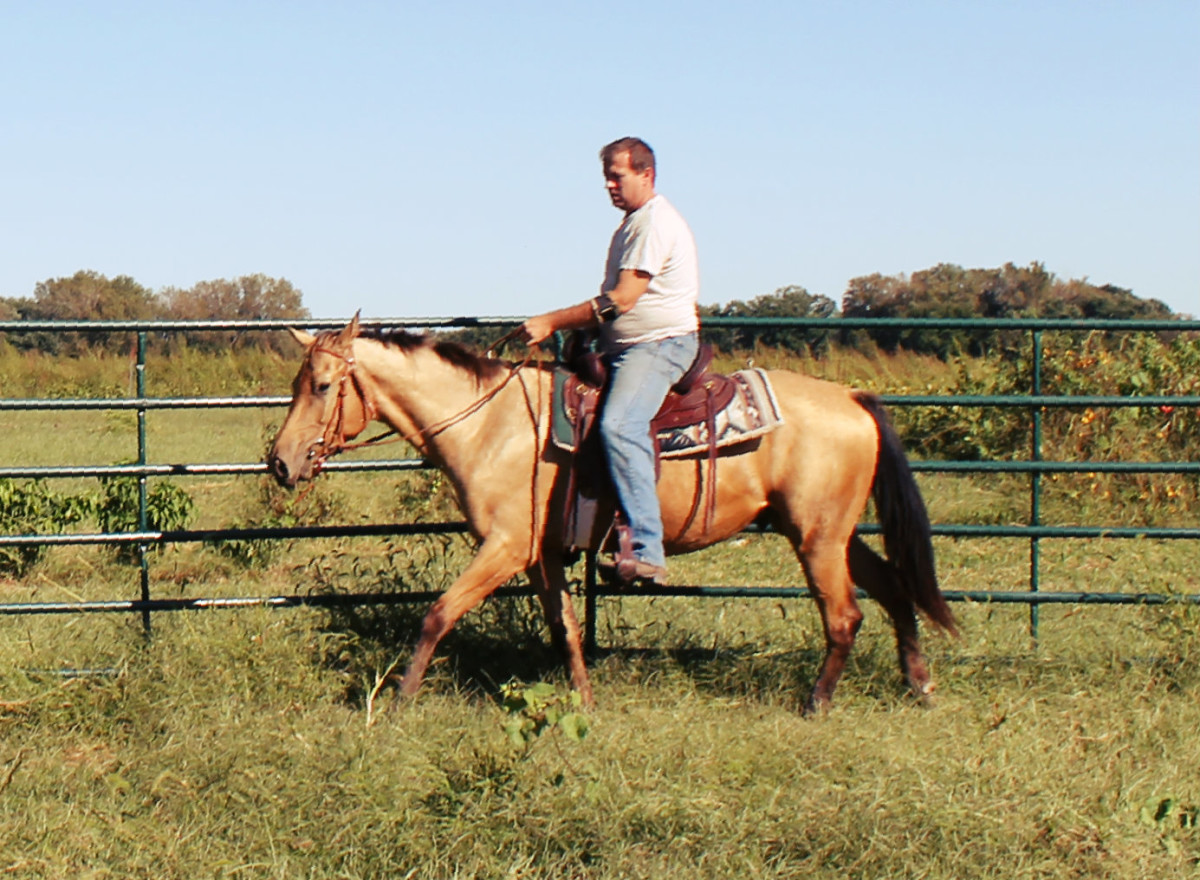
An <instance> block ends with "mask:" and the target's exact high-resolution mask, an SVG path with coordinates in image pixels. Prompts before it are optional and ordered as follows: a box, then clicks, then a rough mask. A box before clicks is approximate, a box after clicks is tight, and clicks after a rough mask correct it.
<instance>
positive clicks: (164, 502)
mask: <svg viewBox="0 0 1200 880" xmlns="http://www.w3.org/2000/svg"><path fill="white" fill-rule="evenodd" d="M138 495H139V492H138V481H137V480H136V479H131V478H129V477H101V478H100V498H99V500H98V501H97V502H96V519H97V521H98V522H99V525H100V530H101V531H102V532H108V533H120V532H134V531H137V530H138V526H139V522H138V518H139V510H138V508H139V503H138ZM195 507H196V505H195V502H193V501H192V497H191V496H190V495H189V494H188V493H187V492H186V491H185V490H183V489H181V488H180V487H179V486H176V485H174V484H172V483H156V484H155V485H154V486H152V487H150V488H149V489H148V491H147V492H146V528H147V529H149V530H151V531H163V532H169V531H177V530H179V529H183V528H186V527H187V524H188V522H189V521H190V520H191V518H192V514H193V513H194V512H195ZM114 552H115V556H116V558H117V561H119V562H125V563H134V562H137V561H138V548H137V545H136V544H117V545H115V551H114Z"/></svg>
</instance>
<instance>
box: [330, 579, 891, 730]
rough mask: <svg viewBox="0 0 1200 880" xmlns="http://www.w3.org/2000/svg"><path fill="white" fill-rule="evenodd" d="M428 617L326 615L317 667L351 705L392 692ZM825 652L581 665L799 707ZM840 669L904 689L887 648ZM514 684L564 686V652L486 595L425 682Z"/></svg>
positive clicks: (484, 694)
mask: <svg viewBox="0 0 1200 880" xmlns="http://www.w3.org/2000/svg"><path fill="white" fill-rule="evenodd" d="M425 611H426V609H425V607H424V606H421V605H407V604H396V605H369V606H351V607H345V608H334V609H329V610H328V617H327V619H326V621H325V623H324V625H323V627H322V629H323V631H324V632H325V633H326V634H329V635H331V636H334V639H333V643H334V644H336V645H337V646H338V647H337V649H336V650H328V651H325V652H324V654H323V656H322V662H323V663H324V664H325V665H326V666H328V667H330V668H332V669H335V670H336V671H338V672H339V673H340V674H341V675H342V676H343V680H344V682H345V685H346V687H345V699H346V700H347V702H348V703H350V704H351V705H364V704H365V702H366V700H367V698H368V694H370V693H371V691H372V690H373V689H374V688H375V687H376V686H377V685H379V682H380V679H381V678H383V677H386V681H384V682H383V684H382V686H381V687H380V690H382V691H391V692H396V691H397V690H398V686H399V681H400V676H401V675H402V674H403V671H404V666H405V664H406V663H407V662H408V658H409V655H410V652H411V648H412V645H413V643H414V642H415V640H416V638H417V636H418V634H419V633H420V629H421V621H422V619H423V618H424V614H425ZM798 637H799V636H798ZM864 647H866V646H864ZM823 656H824V645H823V644H820V643H817V644H800V645H795V646H786V647H785V646H771V645H756V644H741V645H729V646H721V647H718V648H711V647H708V648H705V647H698V646H695V645H688V644H681V645H670V644H659V645H654V646H648V647H645V646H631V645H617V646H607V647H599V648H597V649H596V650H595V652H594V653H593V654H592V655H591V656H590V657H589V658H588V664H589V668H590V670H591V672H592V676H593V680H594V681H595V682H596V683H597V685H598V686H600V687H604V685H605V683H606V682H614V683H618V686H619V684H620V683H626V684H627V683H631V682H640V683H643V684H645V685H646V686H651V685H652V683H653V682H655V681H666V680H670V679H679V678H682V679H683V681H684V682H685V685H686V686H688V687H690V688H692V689H694V690H695V691H696V692H697V693H700V694H707V695H711V696H713V697H717V698H721V699H727V700H737V701H744V702H749V703H755V704H762V705H783V706H789V707H793V708H796V707H799V706H800V705H802V704H803V702H804V696H805V695H806V694H807V693H808V691H809V689H810V688H811V687H812V670H813V669H815V668H816V667H817V666H819V664H820V661H821V659H822V657H823ZM846 673H847V676H846V677H847V680H848V681H849V682H853V683H854V684H855V686H856V687H855V689H856V690H858V691H860V692H861V693H863V694H864V695H865V696H868V697H870V698H874V699H879V700H884V701H887V700H889V699H893V698H895V697H897V696H898V695H899V694H900V693H901V690H902V688H901V683H900V682H899V680H898V678H897V676H896V673H895V661H894V658H893V657H892V656H891V654H890V652H886V651H881V650H870V649H869V648H868V649H867V650H863V651H857V652H855V654H854V655H852V657H851V660H850V662H849V663H848V665H847V670H846ZM512 680H518V681H525V682H534V681H550V682H555V683H561V684H563V685H564V686H568V685H567V676H566V672H565V670H564V666H563V658H562V654H561V653H560V652H559V651H558V650H557V649H555V648H554V647H553V646H552V645H551V644H550V641H549V639H548V636H547V634H546V631H545V627H544V625H543V623H542V618H541V609H540V607H539V606H538V604H537V602H536V601H535V600H534V599H532V598H529V597H511V596H510V597H493V598H491V599H489V600H488V601H487V602H486V603H484V605H483V606H482V607H481V608H480V609H477V610H476V612H475V613H473V614H471V615H468V616H467V617H466V618H464V619H463V620H461V621H459V622H458V624H457V625H456V626H455V627H454V629H453V630H451V632H450V633H448V634H447V635H446V637H445V638H444V639H443V640H442V642H441V644H440V645H439V647H438V656H437V659H436V660H435V662H434V665H433V666H432V667H431V669H430V675H429V677H428V681H427V683H426V686H427V688H430V689H434V690H438V689H444V690H449V691H452V692H456V693H462V694H466V695H468V696H471V697H473V698H478V699H481V700H494V699H496V698H497V695H498V693H499V690H500V687H501V685H503V684H505V683H506V682H509V681H512Z"/></svg>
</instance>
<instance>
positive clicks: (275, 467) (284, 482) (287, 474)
mask: <svg viewBox="0 0 1200 880" xmlns="http://www.w3.org/2000/svg"><path fill="white" fill-rule="evenodd" d="M306 464H307V462H306ZM267 468H268V469H269V470H270V471H271V476H273V477H274V478H275V481H276V482H277V483H279V485H281V486H283V487H284V488H285V489H295V488H296V483H298V482H300V481H301V480H304V479H307V475H306V474H305V471H307V470H309V468H307V467H303V466H302V467H300V468H298V469H296V470H293V469H292V468H290V467H288V463H287V462H286V461H284V460H283V459H282V458H281V457H279V456H278V455H276V454H275V453H274V452H272V453H271V454H270V455H268V456H267Z"/></svg>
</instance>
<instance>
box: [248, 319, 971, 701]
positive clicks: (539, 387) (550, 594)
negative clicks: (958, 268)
mask: <svg viewBox="0 0 1200 880" xmlns="http://www.w3.org/2000/svg"><path fill="white" fill-rule="evenodd" d="M292 335H293V336H294V337H295V338H296V339H297V340H298V341H299V342H300V343H301V344H302V345H304V346H305V349H306V350H305V355H304V361H303V363H302V364H301V366H300V370H299V372H298V373H297V374H296V378H295V380H294V381H293V383H292V395H293V396H292V402H291V407H290V409H289V410H288V413H287V417H286V418H285V420H284V423H283V425H282V427H281V428H280V429H279V433H278V435H277V436H276V438H275V441H274V443H273V445H272V448H271V451H270V453H269V455H268V458H267V462H268V465H269V468H270V470H271V472H272V473H273V474H274V476H275V478H276V479H277V480H278V481H279V483H280V484H282V485H283V486H286V487H289V488H294V487H295V486H296V484H297V482H299V481H301V480H311V479H313V478H314V477H315V476H316V474H317V472H318V471H319V470H320V466H321V464H322V463H323V462H324V461H325V459H326V458H328V457H329V456H331V455H335V454H336V453H338V452H339V451H341V450H342V449H343V448H344V447H345V446H346V445H347V444H348V443H349V441H351V440H352V439H353V438H354V437H356V436H357V435H359V434H360V433H361V432H362V431H363V430H365V429H366V427H367V426H368V425H369V424H370V423H371V422H372V421H373V420H375V419H378V420H380V421H382V422H384V423H386V424H387V425H388V426H390V427H391V428H392V429H393V430H394V431H395V432H397V433H398V434H399V435H400V436H401V437H403V438H405V439H407V440H408V441H409V442H410V443H411V444H412V445H413V446H414V447H415V448H416V449H417V450H418V451H419V452H420V453H421V454H422V455H423V456H425V457H426V458H427V459H429V460H430V461H431V462H432V463H434V464H435V465H437V466H438V467H440V468H441V469H442V470H443V471H445V473H446V474H447V475H448V476H449V479H450V481H451V483H452V485H453V487H454V490H455V493H456V495H457V499H458V502H459V505H460V507H461V509H462V511H463V513H464V515H465V517H466V520H467V522H468V525H469V528H470V531H471V532H472V534H473V535H474V537H475V539H476V540H477V542H478V551H477V553H476V555H475V557H474V558H473V560H472V561H471V562H470V564H469V565H468V566H467V567H466V569H465V570H464V571H463V572H462V574H461V575H459V577H458V578H457V579H456V580H455V581H454V583H453V584H451V586H450V587H449V588H448V589H447V590H446V591H445V592H444V593H443V594H442V595H441V596H440V597H439V598H438V599H437V601H436V602H434V603H433V605H432V606H431V607H430V609H429V611H428V613H427V614H426V616H425V618H424V621H423V623H422V625H421V632H420V636H419V639H418V641H417V644H416V647H415V650H414V652H413V655H412V658H411V660H410V662H409V666H408V669H407V671H406V672H405V674H404V677H403V679H402V680H401V683H400V692H401V694H402V695H404V696H412V695H414V694H415V693H416V692H417V690H418V689H419V688H420V686H421V682H422V680H423V678H424V676H425V672H426V670H427V668H428V666H429V663H430V661H431V659H432V657H433V654H434V650H435V648H436V647H437V644H438V642H439V641H440V640H441V639H442V637H443V636H445V635H446V633H447V632H449V631H450V629H451V628H452V627H453V626H454V624H455V623H456V622H457V621H458V620H459V618H461V617H462V616H463V615H464V614H466V613H467V612H468V611H469V610H471V609H472V608H474V607H475V606H476V605H477V604H479V603H480V602H481V601H483V599H484V598H486V597H487V596H488V595H489V594H490V593H492V592H493V591H494V590H496V589H497V588H498V587H499V586H501V585H502V584H504V583H505V582H506V581H508V580H509V579H510V578H512V577H513V576H514V575H517V574H519V573H521V572H524V573H525V575H526V576H527V577H528V578H529V580H530V582H531V584H532V585H533V587H534V588H535V589H536V591H537V594H538V597H539V599H540V600H541V604H542V607H543V609H544V611H545V613H546V618H547V622H548V624H549V628H550V632H551V636H552V639H553V641H554V643H555V644H556V646H557V647H558V648H559V649H560V650H562V651H563V652H564V653H565V656H566V662H567V667H568V669H569V672H570V676H571V684H572V687H574V688H575V689H576V690H577V691H578V692H579V693H580V695H581V697H582V699H583V701H584V702H585V703H586V704H592V703H593V695H592V687H591V683H590V682H589V680H588V672H587V667H586V665H585V663H584V656H583V648H582V643H581V638H580V629H579V624H578V621H577V618H576V616H575V612H574V607H573V605H572V602H571V598H570V594H569V591H568V589H569V588H568V584H567V579H566V574H565V572H564V556H565V549H564V547H563V539H562V531H563V529H562V523H563V513H564V503H565V502H564V497H563V496H564V495H565V491H564V488H563V487H564V484H565V483H566V482H568V481H567V480H566V479H562V478H560V477H562V476H563V475H564V474H565V473H566V469H567V468H569V466H570V460H569V456H568V454H567V453H564V452H561V451H560V450H559V449H557V448H556V447H555V446H554V445H553V444H552V443H551V442H550V441H549V439H548V434H549V430H548V427H547V425H548V422H549V419H550V411H549V410H550V405H551V384H552V370H550V369H549V368H548V367H547V366H546V365H542V364H534V365H530V363H529V362H528V361H526V362H525V363H523V364H516V363H508V362H504V361H501V360H496V359H492V358H488V357H484V356H482V355H479V354H476V353H474V352H472V351H471V350H469V349H467V348H465V347H464V346H461V345H457V344H455V343H451V342H447V341H438V340H436V339H434V338H431V337H429V336H424V335H416V334H412V333H409V332H407V331H403V330H400V331H393V332H390V333H386V334H385V333H377V334H368V335H360V332H359V322H358V316H357V315H355V317H354V319H353V320H352V321H351V322H350V323H349V324H348V325H347V326H346V327H345V328H343V329H342V330H341V331H340V332H339V331H330V332H324V333H321V334H320V335H318V336H315V337H314V336H311V335H309V334H307V333H304V332H303V331H299V330H292ZM768 375H769V377H770V381H771V383H772V386H773V388H774V392H775V396H776V398H777V402H778V404H779V408H780V410H781V413H782V415H783V418H784V424H783V425H781V426H780V427H779V428H777V429H776V430H774V431H773V432H771V433H769V434H766V435H765V436H763V437H760V438H758V439H757V440H754V441H753V442H751V443H748V444H746V448H744V449H743V450H739V451H738V452H737V453H736V454H728V453H723V454H722V456H721V458H720V461H719V466H718V469H717V470H716V471H715V474H716V479H715V485H706V483H712V482H714V481H712V480H709V479H707V478H706V474H708V473H709V472H708V471H707V470H706V469H705V468H704V467H703V466H702V464H701V462H700V461H699V460H698V459H699V458H702V456H700V457H697V458H693V459H687V458H684V459H670V460H663V461H662V469H661V479H660V482H659V498H660V500H661V504H662V517H663V525H664V532H665V535H666V550H667V553H668V555H674V554H679V553H687V552H689V551H692V550H697V549H700V548H702V547H707V546H709V545H711V544H715V543H717V542H718V541H722V540H724V539H726V538H728V537H730V536H732V535H735V534H737V533H738V532H740V531H742V530H743V529H745V528H746V527H747V526H748V525H749V524H750V523H752V522H754V521H755V520H757V519H759V518H760V517H765V518H767V519H768V521H770V522H771V523H772V524H773V526H774V527H775V528H776V529H777V530H778V531H779V532H781V533H782V534H784V535H785V536H787V538H788V540H789V541H790V542H791V544H792V546H793V548H794V550H795V552H796V555H797V557H798V558H799V560H800V564H801V566H802V568H803V571H804V576H805V579H806V581H807V583H808V586H809V588H810V590H811V593H812V595H813V597H814V598H815V599H816V602H817V607H818V608H819V610H820V614H821V620H822V623H823V626H824V633H825V648H826V650H825V656H824V659H823V661H822V663H821V667H820V671H819V673H818V675H817V678H816V681H815V683H814V684H813V688H812V692H811V695H810V696H809V699H808V701H807V704H806V706H805V711H807V712H812V711H814V710H823V709H827V708H828V707H829V706H830V704H831V701H832V697H833V692H834V688H835V687H836V685H837V682H838V679H839V677H840V676H841V674H842V671H843V669H844V667H845V664H846V659H847V657H848V655H849V653H850V650H851V648H852V646H853V644H854V639H855V636H856V634H857V633H858V629H859V626H860V624H861V623H862V617H863V615H862V612H861V611H860V610H859V607H858V604H857V602H856V599H855V589H854V588H855V584H857V585H858V586H859V587H861V588H862V589H863V590H864V591H865V592H866V593H867V595H868V596H870V597H871V598H873V599H875V600H876V601H878V602H879V604H880V605H882V606H883V608H884V609H885V610H886V611H887V613H888V615H889V616H890V618H891V620H892V624H893V627H894V629H895V633H896V644H897V649H898V653H899V659H900V669H901V673H902V675H903V676H904V677H905V679H906V680H907V682H908V686H909V687H910V688H911V689H912V692H913V693H914V694H915V695H916V696H917V697H918V698H919V699H921V700H922V701H923V702H927V701H928V700H929V699H930V698H931V694H932V691H933V681H932V680H931V678H930V675H929V671H928V668H927V665H926V663H925V659H924V657H923V656H922V654H921V650H920V645H919V642H918V635H917V610H920V611H921V612H922V613H923V614H924V615H925V616H926V617H927V618H928V619H929V620H930V621H931V622H932V623H933V624H935V625H936V626H937V627H939V628H941V629H943V630H945V631H948V632H950V633H952V634H953V633H955V632H956V627H955V621H954V617H953V615H952V614H951V612H950V609H949V607H948V606H947V604H946V601H945V598H944V597H943V596H942V593H941V591H940V589H939V587H938V583H937V577H936V574H935V569H934V559H933V546H932V543H931V540H930V526H929V518H928V514H927V513H926V509H925V505H924V502H923V501H922V499H921V496H920V493H919V491H918V488H917V485H916V482H915V480H914V479H913V475H912V472H911V470H910V468H909V466H908V462H907V460H906V458H905V455H904V452H903V449H902V448H901V445H900V441H899V438H898V437H897V435H896V433H895V430H894V429H893V428H892V426H891V423H890V420H889V419H888V416H887V413H886V412H885V410H884V409H883V406H882V404H881V402H880V400H879V399H878V398H877V397H876V396H874V395H873V394H870V393H866V392H862V391H856V390H852V389H850V388H847V387H844V386H841V385H837V384H834V383H831V382H827V381H823V380H819V379H815V378H812V377H809V376H804V375H801V374H798V373H794V372H788V371H772V372H770V373H769V374H768ZM714 491H715V498H714V499H713V501H714V502H715V503H714V504H713V505H712V506H711V507H710V508H709V509H710V510H711V514H710V515H706V516H703V517H697V516H696V515H695V512H696V510H697V509H698V508H699V506H700V505H701V498H702V496H703V495H704V493H706V492H708V493H711V492H714ZM871 496H873V498H874V502H875V510H876V515H877V517H878V519H879V521H880V524H881V531H882V535H883V547H884V552H885V554H886V557H887V558H886V559H884V558H883V557H882V556H880V555H879V554H878V553H876V552H875V551H874V550H873V549H871V548H870V547H869V546H868V545H867V544H866V543H864V542H863V540H862V539H861V537H860V536H859V535H858V534H857V532H856V529H857V523H858V521H859V517H860V516H861V515H862V514H863V512H864V510H865V508H866V505H867V501H868V498H869V497H871ZM704 503H705V506H708V502H707V501H705V502H704Z"/></svg>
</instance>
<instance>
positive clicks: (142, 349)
mask: <svg viewBox="0 0 1200 880" xmlns="http://www.w3.org/2000/svg"><path fill="white" fill-rule="evenodd" d="M134 371H135V375H136V376H137V396H138V400H139V405H138V409H137V444H138V454H137V463H138V465H139V466H142V467H144V466H145V465H146V404H145V400H146V331H145V330H139V331H138V332H137V364H136V365H135V366H134ZM146 479H147V478H146V475H145V474H144V473H143V474H141V475H140V476H139V477H138V531H139V532H145V531H146V530H147V529H149V527H150V517H149V515H148V511H147V509H146V500H147V492H146ZM138 566H139V568H140V569H141V585H142V602H143V603H146V604H143V605H142V630H143V632H144V633H145V635H146V636H149V635H150V606H149V602H150V561H149V559H147V556H146V545H145V544H141V543H139V544H138Z"/></svg>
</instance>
